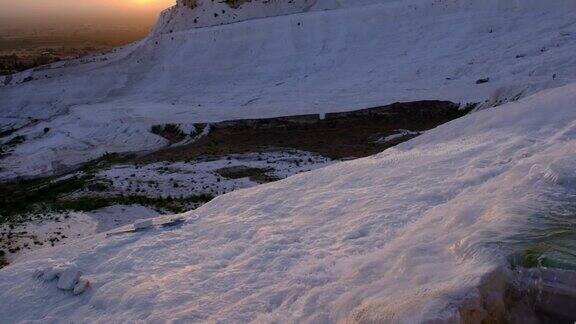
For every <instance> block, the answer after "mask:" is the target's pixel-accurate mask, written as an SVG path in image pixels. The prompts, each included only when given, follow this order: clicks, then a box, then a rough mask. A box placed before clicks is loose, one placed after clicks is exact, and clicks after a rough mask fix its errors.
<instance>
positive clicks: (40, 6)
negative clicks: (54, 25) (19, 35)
mask: <svg viewBox="0 0 576 324" xmlns="http://www.w3.org/2000/svg"><path fill="white" fill-rule="evenodd" d="M174 3H175V0H17V1H14V0H0V17H7V18H11V19H12V20H14V19H18V18H21V19H26V18H38V19H43V18H46V19H50V18H67V17H70V18H76V19H79V18H103V17H107V16H114V17H117V16H120V15H126V16H129V17H138V16H146V17H150V16H156V15H157V14H158V13H159V12H160V11H161V10H162V9H165V8H167V7H169V6H171V5H172V4H174Z"/></svg>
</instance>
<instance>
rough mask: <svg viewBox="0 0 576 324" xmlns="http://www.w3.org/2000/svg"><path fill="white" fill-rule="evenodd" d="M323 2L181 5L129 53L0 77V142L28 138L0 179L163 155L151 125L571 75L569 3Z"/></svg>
mask: <svg viewBox="0 0 576 324" xmlns="http://www.w3.org/2000/svg"><path fill="white" fill-rule="evenodd" d="M215 2H216V1H215ZM335 2H336V3H337V4H336V6H335V7H334V8H337V9H334V10H320V9H319V10H313V9H314V8H323V7H322V6H328V5H330V3H328V2H324V1H318V3H317V4H315V5H314V6H312V8H311V9H310V10H308V11H306V10H305V9H306V8H304V7H303V5H302V6H300V7H298V8H300V9H302V10H304V12H302V13H299V14H291V15H283V14H287V13H291V12H292V11H283V10H284V9H283V10H280V9H282V8H284V7H283V6H284V5H281V4H280V3H281V1H272V2H270V1H252V2H249V3H245V4H243V5H242V6H240V7H239V8H238V9H230V10H234V12H238V13H241V12H253V11H254V12H259V10H260V9H262V8H276V9H274V10H275V11H274V10H272V9H262V10H272V11H271V12H268V13H267V14H266V15H269V14H270V15H272V14H274V15H276V14H278V15H281V16H278V17H269V18H266V19H254V20H248V21H243V22H239V23H235V24H227V25H223V26H214V27H206V28H190V29H187V28H188V27H187V26H188V24H190V22H191V21H193V19H194V15H195V14H196V12H197V11H198V10H201V9H202V8H204V7H202V6H201V7H197V8H195V9H194V10H190V9H189V8H187V7H182V6H180V7H176V8H174V9H172V10H170V14H173V15H175V16H174V19H173V22H172V23H174V24H177V25H178V26H180V25H182V27H181V28H172V27H166V26H164V25H163V24H164V22H163V21H164V18H163V19H161V22H160V23H159V26H160V27H159V29H158V30H157V31H156V32H154V33H152V34H151V35H150V37H148V38H147V39H145V40H143V41H141V42H139V43H136V44H133V45H131V46H129V47H127V48H124V49H119V50H116V51H115V52H113V53H109V54H106V55H104V56H96V57H93V58H86V59H83V60H76V61H68V62H64V63H58V64H55V65H52V66H47V67H42V68H40V69H36V70H34V71H26V72H23V73H21V74H17V75H14V76H8V77H4V78H0V85H4V86H0V112H1V113H0V127H1V129H3V130H5V129H9V128H19V127H22V126H25V125H28V126H27V127H24V128H23V129H21V130H19V131H18V132H16V133H14V134H13V135H12V136H19V135H23V136H26V140H25V142H24V143H22V144H20V145H18V146H16V147H14V148H12V149H11V155H10V156H9V157H7V158H4V159H2V160H0V178H13V177H16V176H27V175H40V174H47V173H52V172H54V171H57V170H59V169H61V168H62V167H64V166H70V165H75V164H77V163H81V162H84V161H86V160H89V159H93V158H97V157H100V156H101V155H102V154H104V153H105V152H123V151H134V150H150V149H157V148H159V147H162V146H165V145H166V144H167V142H166V141H165V140H164V139H162V138H160V137H158V136H156V135H153V134H151V133H150V132H149V130H150V127H151V125H154V124H163V123H184V124H190V123H194V122H209V121H220V120H229V119H238V118H261V117H274V116H282V115H296V114H306V113H325V112H334V111H346V110H354V109H360V108H366V107H371V106H379V105H385V104H389V103H392V102H396V101H412V100H418V99H442V100H452V101H455V102H463V103H464V102H471V101H479V102H484V101H485V100H488V103H487V105H491V104H497V103H499V102H501V101H506V100H509V99H514V98H518V97H522V96H526V95H528V94H531V93H534V92H535V91H538V90H540V89H545V88H550V87H555V86H560V85H564V84H567V83H569V82H571V81H574V80H576V56H575V55H574V54H573V53H575V52H576V23H575V18H574V17H576V14H575V13H576V3H575V2H574V1H571V0H570V1H565V0H557V1H553V2H542V1H535V0H517V1H507V0H506V1H505V0H491V1H472V0H450V1H448V0H445V1H439V0H406V1H385V0H382V1H377V0H370V1H369V0H365V1H342V0H340V1H335ZM294 3H300V4H302V1H296V2H294ZM221 5H225V4H222V3H220V4H218V6H221ZM320 5H321V7H317V6H320ZM214 6H216V4H214ZM226 6H227V5H226ZM268 6H272V7H268ZM259 8H260V9H259ZM278 8H280V9H278ZM300 9H298V10H300ZM285 10H287V9H285ZM247 17H248V16H247ZM162 26H164V27H162ZM170 30H172V33H170ZM26 78H28V79H26ZM30 78H32V79H33V80H32V81H28V82H23V81H25V80H30ZM482 78H489V79H490V80H489V82H488V83H483V84H476V81H477V80H479V79H482ZM35 119H38V121H37V122H35ZM46 128H49V129H50V131H48V132H46V133H45V132H44V129H46ZM10 139H11V137H6V138H3V139H1V140H0V141H2V142H6V141H9V140H10Z"/></svg>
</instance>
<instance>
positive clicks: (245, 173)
mask: <svg viewBox="0 0 576 324" xmlns="http://www.w3.org/2000/svg"><path fill="white" fill-rule="evenodd" d="M270 171H272V169H271V168H265V169H261V168H249V167H246V166H242V165H241V166H233V167H227V168H222V169H218V170H216V172H217V173H218V174H219V175H221V176H222V177H224V178H227V179H242V178H249V179H250V180H252V181H254V182H258V183H268V182H273V181H277V180H279V179H278V178H276V177H274V176H271V175H269V174H268V172H270Z"/></svg>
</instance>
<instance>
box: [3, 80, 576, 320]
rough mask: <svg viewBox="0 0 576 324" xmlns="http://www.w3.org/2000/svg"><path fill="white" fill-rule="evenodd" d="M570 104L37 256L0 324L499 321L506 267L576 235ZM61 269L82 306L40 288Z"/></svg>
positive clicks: (574, 92) (15, 281)
mask: <svg viewBox="0 0 576 324" xmlns="http://www.w3.org/2000/svg"><path fill="white" fill-rule="evenodd" d="M575 102H576V84H570V85H568V86H564V87H561V88H556V89H553V90H548V91H544V92H540V93H538V94H536V95H534V96H531V97H528V98H525V99H522V100H520V101H519V102H516V103H509V104H505V105H503V106H502V107H499V108H494V109H487V110H484V111H480V112H478V113H475V114H472V115H468V116H466V117H463V118H461V119H459V120H456V121H453V122H450V123H448V124H445V125H443V126H440V127H438V128H437V129H434V130H432V131H429V132H427V133H426V134H424V135H422V136H420V137H418V138H416V139H414V140H411V141H409V142H406V143H404V144H401V145H400V146H398V147H396V148H394V149H389V150H387V151H385V152H383V153H381V154H379V155H376V156H373V157H369V158H365V159H360V160H355V161H350V162H344V163H338V164H335V165H332V166H329V167H326V168H323V169H320V170H316V171H312V172H308V173H305V174H301V175H297V176H293V177H290V178H287V179H285V180H282V181H279V182H275V183H272V184H268V185H262V186H258V187H254V188H251V189H245V190H239V191H236V192H234V193H231V194H227V195H224V196H220V197H219V198H216V199H215V200H213V201H212V202H210V203H209V204H207V205H205V206H203V207H202V208H200V209H198V210H196V211H194V212H190V213H187V214H185V215H184V217H185V219H186V221H185V223H184V224H183V225H181V227H162V226H156V227H152V228H150V229H148V230H145V231H140V232H127V233H123V234H116V235H108V236H104V235H98V236H94V237H92V238H88V239H84V240H83V241H81V242H77V243H75V244H70V245H67V246H61V247H56V248H53V249H45V250H39V251H36V252H32V253H30V254H28V255H25V256H23V257H22V258H21V259H20V260H19V261H18V262H17V263H15V264H13V265H11V266H9V267H7V268H5V269H3V270H2V271H0V317H1V318H2V320H3V321H6V322H10V323H12V322H19V321H25V322H30V321H32V322H35V321H38V322H39V321H42V322H63V323H64V322H65V323H68V322H83V321H86V320H87V319H89V321H91V322H99V323H110V322H137V321H144V322H165V321H171V320H174V321H178V322H186V323H189V322H212V321H214V322H221V323H244V322H250V321H254V322H259V323H275V322H277V323H279V322H282V323H325V322H337V321H345V320H348V321H349V322H387V321H392V322H398V323H416V322H418V323H419V322H424V321H427V322H435V323H438V322H449V323H454V322H458V321H463V322H464V321H466V322H480V321H481V320H484V321H485V322H496V320H503V318H501V317H499V316H500V315H502V313H503V312H504V310H505V309H504V300H505V299H504V289H505V283H506V280H507V277H508V276H509V274H510V271H509V270H506V268H507V264H508V261H507V259H506V257H507V256H509V255H510V254H512V253H515V252H518V251H520V252H522V251H524V250H525V249H529V248H530V247H531V246H532V244H534V243H535V240H538V239H540V238H542V237H550V238H551V241H548V243H547V246H548V247H549V248H551V249H553V246H554V244H553V243H554V242H553V240H552V239H553V237H554V236H553V235H548V234H552V233H556V232H557V231H558V230H561V229H562V228H564V227H566V226H568V227H566V228H565V230H570V227H569V226H570V225H569V224H570V222H573V216H574V214H573V213H569V212H568V211H570V210H572V211H573V210H575V209H574V207H575V206H574V199H573V197H574V195H576V182H575V179H576V173H575V170H576V156H575V154H574V152H576V122H575V121H576V109H575V106H574V103H575ZM557 212H558V213H557ZM155 223H156V224H158V223H162V220H160V219H158V220H156V221H155ZM572 231H573V228H572ZM545 253H546V252H545ZM65 264H74V265H75V266H76V267H77V268H78V269H79V271H81V272H82V274H83V277H84V278H85V279H86V280H89V282H90V283H91V286H90V287H89V290H87V291H86V292H84V294H82V295H79V296H74V295H73V294H72V293H69V294H66V293H62V292H61V291H60V290H58V289H57V287H56V284H55V283H53V282H48V283H46V282H42V281H39V280H38V279H36V278H34V272H35V269H46V268H56V267H58V266H59V265H65ZM525 315H528V314H527V313H526V314H525Z"/></svg>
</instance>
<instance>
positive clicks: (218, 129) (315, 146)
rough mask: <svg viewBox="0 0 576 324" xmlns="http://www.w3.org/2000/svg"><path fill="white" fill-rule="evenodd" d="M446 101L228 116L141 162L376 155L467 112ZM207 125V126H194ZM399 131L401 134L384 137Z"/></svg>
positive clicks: (334, 157)
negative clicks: (282, 154) (286, 151)
mask: <svg viewBox="0 0 576 324" xmlns="http://www.w3.org/2000/svg"><path fill="white" fill-rule="evenodd" d="M472 108H473V106H469V107H467V108H465V109H461V108H460V107H459V105H457V104H455V103H452V102H449V101H417V102H408V103H395V104H392V105H388V106H382V107H375V108H369V109H361V110H356V111H350V112H341V113H328V114H326V115H318V114H316V115H299V116H286V117H278V118H267V119H244V120H232V121H224V122H219V123H213V124H210V125H209V126H210V129H211V131H210V133H209V134H207V135H206V136H203V137H202V138H200V139H198V140H197V141H195V142H193V143H190V144H187V145H182V146H178V147H170V148H166V149H163V150H160V151H157V152H154V153H151V154H149V155H147V156H145V157H143V158H142V161H145V162H148V161H160V160H164V161H177V160H190V159H195V158H198V157H201V156H221V155H226V154H235V153H246V152H258V151H266V150H268V149H270V148H271V147H276V148H290V149H298V150H303V151H309V152H314V153H318V154H320V155H322V156H325V157H329V158H333V159H343V158H359V157H365V156H369V155H373V154H376V153H379V152H381V151H383V150H385V149H387V148H389V147H392V146H394V145H397V144H399V143H401V142H404V141H407V140H409V139H411V138H413V137H415V136H416V135H415V134H418V133H419V132H422V131H426V130H429V129H432V128H435V127H437V126H439V125H441V124H444V123H446V122H449V121H451V120H453V119H456V118H459V117H461V116H463V115H465V114H467V113H468V112H469V111H470V110H471V109H472ZM195 126H196V129H199V130H201V129H205V128H206V124H197V125H195ZM399 130H409V131H413V132H412V133H406V135H404V136H395V137H394V140H390V141H383V140H382V139H383V138H386V137H388V136H390V135H394V134H397V133H398V131H399Z"/></svg>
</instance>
